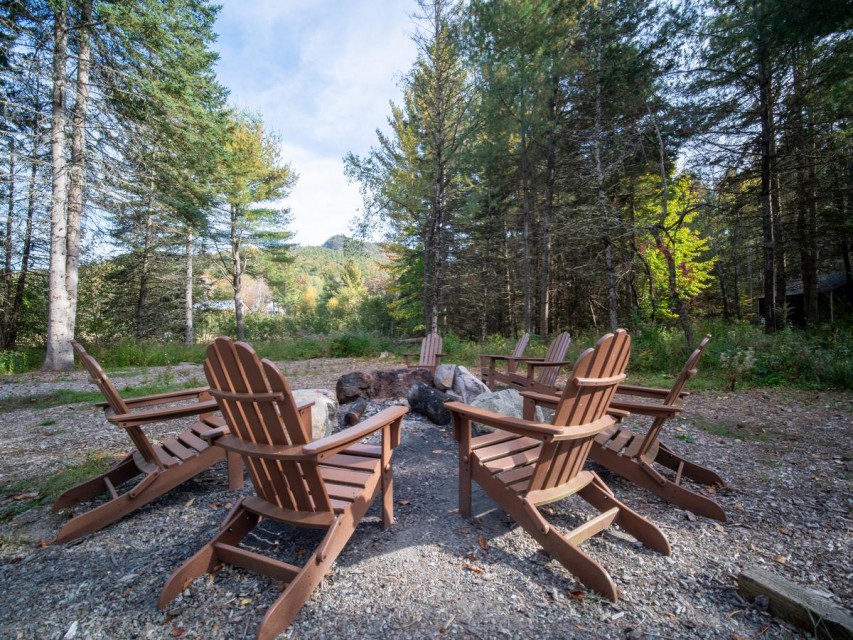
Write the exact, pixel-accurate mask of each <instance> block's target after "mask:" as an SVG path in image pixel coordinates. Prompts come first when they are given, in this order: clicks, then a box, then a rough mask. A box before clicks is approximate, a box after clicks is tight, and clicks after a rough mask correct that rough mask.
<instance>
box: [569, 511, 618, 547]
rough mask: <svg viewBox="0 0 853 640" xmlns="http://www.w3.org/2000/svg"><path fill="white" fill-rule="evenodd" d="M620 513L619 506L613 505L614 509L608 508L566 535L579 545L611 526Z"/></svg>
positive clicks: (570, 540)
mask: <svg viewBox="0 0 853 640" xmlns="http://www.w3.org/2000/svg"><path fill="white" fill-rule="evenodd" d="M618 515H619V507H613V508H612V509H608V510H607V511H604V512H603V513H600V514H599V515H597V516H595V517H594V518H592V519H591V520H587V521H586V522H584V523H583V524H582V525H581V526H579V527H577V528H576V529H573V530H572V532H571V533H570V534H569V535H568V536H566V539H568V541H569V542H571V543H572V544H574V545H578V544H580V543H581V542H583V541H584V540H588V539H589V538H591V537H592V536H594V535H595V534H596V533H599V532H601V531H604V530H605V529H606V528H607V527H609V526H610V525H611V524H612V523H613V521H614V520H615V519H616V517H617V516H618Z"/></svg>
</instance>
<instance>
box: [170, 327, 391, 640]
mask: <svg viewBox="0 0 853 640" xmlns="http://www.w3.org/2000/svg"><path fill="white" fill-rule="evenodd" d="M207 354H208V355H207V360H206V361H205V363H204V371H205V374H206V376H207V380H208V382H209V383H210V387H211V394H212V395H213V396H214V397H215V398H216V399H217V401H218V403H219V406H220V408H221V410H222V414H223V415H224V416H225V420H226V422H227V424H228V426H229V427H230V429H231V435H226V436H222V437H220V438H219V439H217V441H216V446H218V447H222V448H224V449H227V450H228V451H231V452H234V453H238V454H240V455H241V456H243V459H244V460H245V461H246V463H247V466H248V468H249V476H250V477H251V479H252V484H253V485H254V487H255V491H256V493H257V495H254V496H250V497H246V498H243V499H242V500H240V502H239V503H237V505H236V506H235V507H234V508H233V509H232V511H231V513H229V514H228V516H227V517H226V518H225V520H224V521H223V523H222V527H221V529H220V532H219V533H218V534H217V535H216V536H215V537H214V538H213V539H212V540H211V541H210V542H209V543H208V544H207V545H205V546H204V547H202V549H201V550H200V551H199V552H198V553H196V554H195V555H194V556H193V557H191V558H190V559H189V560H187V561H186V562H185V563H184V564H183V565H182V566H181V567H180V568H179V569H178V570H177V571H175V573H174V574H172V577H170V578H169V580H168V582H166V585H165V586H164V587H163V591H162V592H161V594H160V601H159V607H160V608H161V609H163V608H165V607H166V605H167V604H168V603H169V602H170V601H171V600H172V599H173V598H174V597H175V596H177V595H178V594H179V593H181V592H182V591H183V590H184V589H185V588H187V586H188V585H189V584H190V582H192V580H193V579H195V578H196V577H198V576H200V575H202V574H205V573H208V572H211V571H213V570H214V569H215V568H216V567H218V566H219V565H221V564H223V563H228V564H232V565H236V566H239V567H242V568H244V569H248V570H250V571H256V572H258V573H261V574H264V575H267V576H269V577H272V578H274V579H277V580H281V581H282V582H284V583H285V587H284V589H283V591H282V593H281V595H280V596H278V598H277V599H276V600H275V602H273V604H272V605H271V606H270V607H269V609H268V610H267V613H266V616H265V617H264V619H263V622H262V623H261V626H260V628H259V629H258V632H257V637H258V638H259V639H272V638H274V637H276V636H277V635H278V634H279V633H281V632H282V631H283V630H284V629H286V628H287V627H288V626H289V625H290V623H291V622H292V621H293V619H294V618H295V617H296V614H297V613H299V610H300V609H301V608H302V606H303V605H304V604H305V602H306V601H307V600H308V598H309V597H310V596H311V593H312V592H313V591H314V589H315V588H316V587H317V585H318V584H320V582H321V581H322V579H323V576H325V575H326V573H327V572H328V571H329V569H330V568H331V566H332V563H334V561H335V559H336V558H337V557H338V555H339V554H340V552H341V551H342V549H343V548H344V545H345V544H346V543H347V541H348V540H349V538H350V536H352V534H353V532H354V531H355V528H356V526H357V525H358V523H359V521H360V520H361V518H362V517H363V516H364V514H365V512H366V511H367V509H368V507H369V506H370V504H371V503H372V502H373V500H374V498H376V496H377V495H378V493H379V491H380V489H381V491H382V524H383V526H384V527H388V526H390V525H391V524H392V523H393V519H394V501H393V483H392V475H391V453H392V449H393V448H394V447H396V446H397V445H398V444H399V442H400V427H401V423H402V420H403V415H405V413H406V409H405V408H404V407H389V408H387V409H385V410H384V411H381V412H380V413H378V414H377V415H375V416H373V417H371V418H368V419H367V420H365V421H364V422H362V423H361V424H358V425H355V426H352V427H349V428H348V429H345V430H343V431H341V432H339V433H336V434H334V435H332V436H329V437H327V438H323V439H322V440H315V441H313V442H312V441H311V423H310V418H308V419H305V418H300V415H299V413H298V412H297V410H296V403H295V402H294V400H293V395H292V394H291V391H290V386H289V385H288V383H287V380H286V379H285V378H284V376H283V375H282V374H281V372H280V371H279V370H278V369H277V368H276V366H275V365H274V364H273V363H271V362H270V361H269V360H264V361H260V360H259V359H258V356H257V354H255V352H254V351H253V350H252V348H251V347H250V346H249V345H247V344H245V343H242V342H237V343H235V342H233V341H231V339H229V338H217V340H216V341H215V342H214V343H213V344H212V345H211V346H210V347H209V348H208V351H207ZM377 431H381V433H382V443H381V445H379V446H376V445H363V444H358V443H359V442H360V441H361V440H363V439H364V438H365V437H367V436H369V435H371V434H373V433H375V432H377ZM263 518H270V519H272V520H275V521H277V522H281V523H285V524H290V525H294V526H299V527H313V528H320V529H326V530H327V533H326V535H325V537H324V538H323V540H322V541H321V542H320V544H319V546H318V547H317V548H316V550H315V551H314V553H313V554H311V555H310V556H306V557H307V560H306V561H305V564H304V565H303V566H301V567H298V566H295V565H291V564H287V563H285V562H281V561H278V560H274V559H272V558H267V557H265V556H263V555H260V554H258V553H255V552H252V551H249V550H247V549H245V548H241V547H240V546H239V544H240V541H241V540H242V539H243V538H244V537H245V536H246V535H247V534H248V533H249V532H250V531H251V530H252V529H254V527H255V526H257V525H258V524H259V523H260V521H261V520H262V519H263Z"/></svg>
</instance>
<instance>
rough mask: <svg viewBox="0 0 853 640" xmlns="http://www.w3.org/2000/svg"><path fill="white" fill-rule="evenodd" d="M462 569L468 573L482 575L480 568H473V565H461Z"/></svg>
mask: <svg viewBox="0 0 853 640" xmlns="http://www.w3.org/2000/svg"><path fill="white" fill-rule="evenodd" d="M462 566H463V567H465V568H466V569H468V571H473V572H474V573H483V570H482V569H481V568H480V567H477V566H474V565H473V564H467V563H465V564H463V565H462Z"/></svg>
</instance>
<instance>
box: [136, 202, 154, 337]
mask: <svg viewBox="0 0 853 640" xmlns="http://www.w3.org/2000/svg"><path fill="white" fill-rule="evenodd" d="M151 205H152V201H151V197H150V196H149V199H148V209H147V211H146V214H145V227H144V229H145V230H144V232H143V233H144V234H145V235H144V236H143V241H142V261H141V263H140V265H139V295H138V296H137V298H136V340H137V341H140V340H142V339H143V338H144V337H145V329H146V327H145V316H146V314H145V311H146V307H147V306H148V280H149V274H150V272H151V244H152V235H153V228H154V220H153V216H152V214H151Z"/></svg>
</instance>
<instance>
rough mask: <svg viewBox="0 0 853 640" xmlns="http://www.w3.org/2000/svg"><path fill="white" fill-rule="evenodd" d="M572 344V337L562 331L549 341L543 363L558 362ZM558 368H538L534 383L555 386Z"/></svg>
mask: <svg viewBox="0 0 853 640" xmlns="http://www.w3.org/2000/svg"><path fill="white" fill-rule="evenodd" d="M571 343H572V337H571V335H569V333H568V331H564V332H563V333H561V334H560V335H558V336H557V337H556V338H554V339H553V340H552V341H551V344H550V345H548V352H547V353H546V354H545V362H560V361H561V360H562V359H563V358H565V357H566V351H568V350H569V345H570V344H571ZM559 373H560V367H539V368H538V373H537V378H536V381H537V382H539V383H541V384H544V385H546V386H549V387H553V386H555V385H556V384H557V376H558V375H559Z"/></svg>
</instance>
